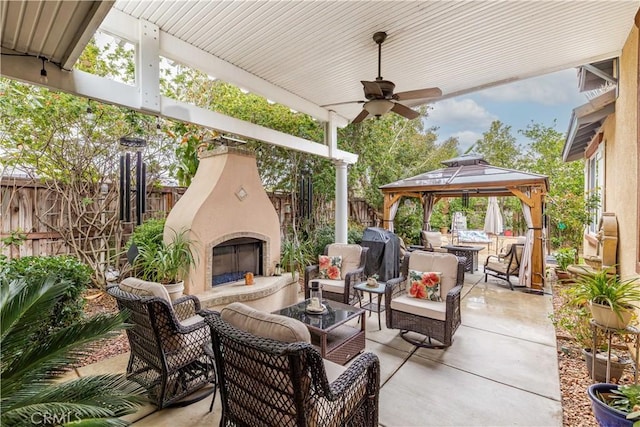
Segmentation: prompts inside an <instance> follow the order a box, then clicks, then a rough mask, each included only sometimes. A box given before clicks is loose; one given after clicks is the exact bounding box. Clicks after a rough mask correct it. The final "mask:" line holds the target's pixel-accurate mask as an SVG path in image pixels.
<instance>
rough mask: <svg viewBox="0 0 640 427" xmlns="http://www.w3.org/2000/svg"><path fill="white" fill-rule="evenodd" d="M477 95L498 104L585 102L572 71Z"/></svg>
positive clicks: (574, 72) (532, 79) (481, 92)
mask: <svg viewBox="0 0 640 427" xmlns="http://www.w3.org/2000/svg"><path fill="white" fill-rule="evenodd" d="M477 95H479V96H482V97H484V98H487V99H490V100H492V101H498V102H534V103H537V104H542V105H559V104H566V103H572V104H576V105H579V104H581V103H584V102H585V98H584V96H583V95H580V93H579V92H578V81H577V78H576V71H575V70H574V69H569V70H564V71H559V72H557V73H552V74H547V75H545V76H541V77H537V78H531V79H527V80H521V81H518V82H514V83H510V84H505V85H502V86H498V87H494V88H491V89H485V90H483V91H480V92H477Z"/></svg>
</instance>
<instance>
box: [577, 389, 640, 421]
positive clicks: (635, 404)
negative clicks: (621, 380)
mask: <svg viewBox="0 0 640 427" xmlns="http://www.w3.org/2000/svg"><path fill="white" fill-rule="evenodd" d="M587 394H588V395H589V399H590V400H591V407H592V408H593V414H594V415H595V417H596V420H597V421H598V424H599V425H601V426H614V425H615V426H629V427H631V426H633V425H637V424H638V423H640V385H638V384H634V385H617V384H607V383H601V384H592V385H590V386H589V388H588V389H587Z"/></svg>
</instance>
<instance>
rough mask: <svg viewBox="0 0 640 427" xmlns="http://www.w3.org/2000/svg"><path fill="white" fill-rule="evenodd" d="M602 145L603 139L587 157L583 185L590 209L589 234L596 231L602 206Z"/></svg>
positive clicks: (603, 144) (603, 143)
mask: <svg viewBox="0 0 640 427" xmlns="http://www.w3.org/2000/svg"><path fill="white" fill-rule="evenodd" d="M604 146H605V142H604V141H603V142H602V143H601V144H600V146H599V147H598V149H597V150H596V151H595V153H593V154H592V155H591V157H589V158H588V159H587V164H586V171H585V172H586V176H585V186H586V193H587V198H588V199H589V201H590V202H591V203H588V205H589V207H590V209H589V213H590V217H591V224H589V227H588V232H589V234H596V233H597V232H598V222H599V221H600V217H601V216H602V211H603V207H604Z"/></svg>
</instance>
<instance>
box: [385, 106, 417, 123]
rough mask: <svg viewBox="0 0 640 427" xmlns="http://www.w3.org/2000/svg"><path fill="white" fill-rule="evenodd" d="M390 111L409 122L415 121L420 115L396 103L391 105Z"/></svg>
mask: <svg viewBox="0 0 640 427" xmlns="http://www.w3.org/2000/svg"><path fill="white" fill-rule="evenodd" d="M391 111H393V112H394V113H396V114H400V115H401V116H402V117H406V118H407V119H409V120H412V119H415V118H416V117H418V116H420V113H418V112H417V111H414V110H412V109H411V108H409V107H407V106H406V105H402V104H399V103H397V102H396V103H395V104H394V105H393V108H391Z"/></svg>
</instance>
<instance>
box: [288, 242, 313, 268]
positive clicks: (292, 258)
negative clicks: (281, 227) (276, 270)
mask: <svg viewBox="0 0 640 427" xmlns="http://www.w3.org/2000/svg"><path fill="white" fill-rule="evenodd" d="M312 250H313V246H312V242H311V241H306V242H296V241H295V240H294V239H285V240H283V241H282V245H281V249H280V252H281V255H280V263H281V264H282V265H283V266H284V268H285V271H289V272H297V273H298V274H300V275H302V274H303V273H304V271H303V270H304V267H305V266H306V265H307V264H308V263H309V261H310V259H311V257H312V255H311V253H312Z"/></svg>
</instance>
